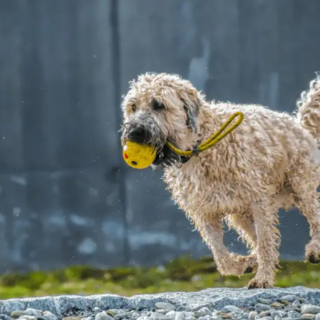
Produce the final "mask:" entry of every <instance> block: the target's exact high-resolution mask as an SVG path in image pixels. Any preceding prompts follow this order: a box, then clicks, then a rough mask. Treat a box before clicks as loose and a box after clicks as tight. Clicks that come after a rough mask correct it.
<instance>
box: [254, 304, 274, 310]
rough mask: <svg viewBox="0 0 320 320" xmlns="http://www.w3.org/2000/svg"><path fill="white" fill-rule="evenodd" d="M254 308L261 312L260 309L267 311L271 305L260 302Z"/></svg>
mask: <svg viewBox="0 0 320 320" xmlns="http://www.w3.org/2000/svg"><path fill="white" fill-rule="evenodd" d="M255 308H256V310H257V311H258V312H262V311H267V310H270V309H271V307H270V306H268V305H266V304H262V303H257V304H256V306H255Z"/></svg>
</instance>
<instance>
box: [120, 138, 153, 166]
mask: <svg viewBox="0 0 320 320" xmlns="http://www.w3.org/2000/svg"><path fill="white" fill-rule="evenodd" d="M122 154H123V158H124V161H125V162H126V163H127V164H128V165H129V166H130V167H132V168H135V169H145V168H147V167H149V166H150V165H151V164H152V163H153V162H154V160H155V158H156V155H157V151H156V149H155V148H154V147H153V146H150V145H147V144H138V143H135V142H131V141H127V142H126V144H125V146H124V148H123V152H122Z"/></svg>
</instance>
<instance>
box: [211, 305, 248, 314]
mask: <svg viewBox="0 0 320 320" xmlns="http://www.w3.org/2000/svg"><path fill="white" fill-rule="evenodd" d="M208 311H209V309H208ZM209 312H210V311H209ZM222 312H224V313H228V312H229V313H230V312H232V313H242V312H243V311H242V310H241V309H240V308H238V307H236V306H225V307H224V308H223V309H222Z"/></svg>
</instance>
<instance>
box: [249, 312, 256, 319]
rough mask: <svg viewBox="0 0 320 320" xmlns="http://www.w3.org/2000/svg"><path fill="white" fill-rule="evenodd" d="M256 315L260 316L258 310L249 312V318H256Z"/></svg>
mask: <svg viewBox="0 0 320 320" xmlns="http://www.w3.org/2000/svg"><path fill="white" fill-rule="evenodd" d="M256 317H258V312H257V311H250V312H249V320H255V319H256Z"/></svg>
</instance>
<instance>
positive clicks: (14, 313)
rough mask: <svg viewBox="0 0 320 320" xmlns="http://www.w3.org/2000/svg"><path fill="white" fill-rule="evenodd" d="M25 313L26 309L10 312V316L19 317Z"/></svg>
mask: <svg viewBox="0 0 320 320" xmlns="http://www.w3.org/2000/svg"><path fill="white" fill-rule="evenodd" d="M24 315H26V313H25V312H24V311H13V312H11V313H10V317H11V318H13V319H18V318H20V317H21V316H24Z"/></svg>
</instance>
